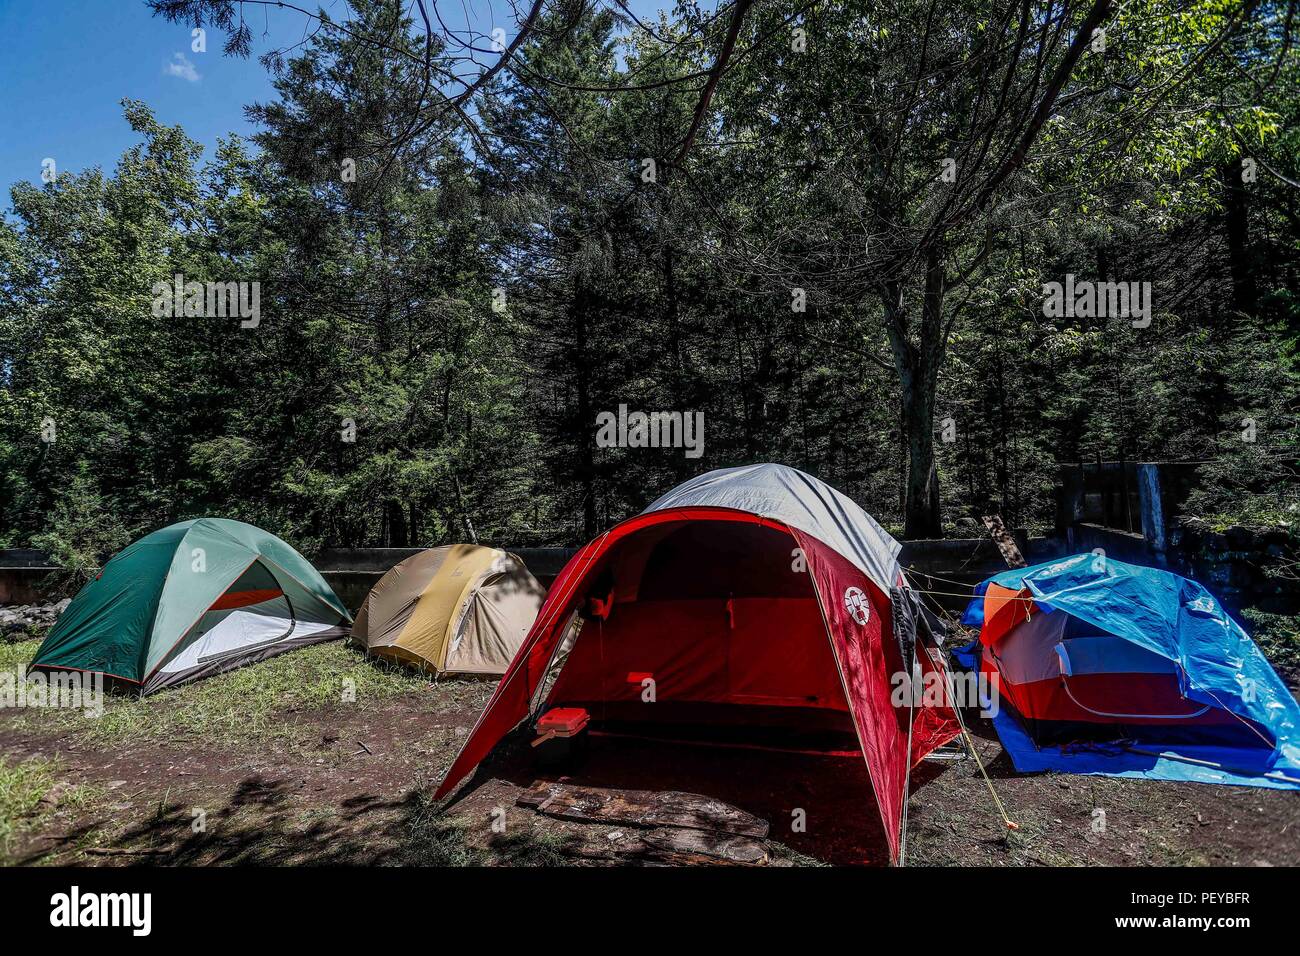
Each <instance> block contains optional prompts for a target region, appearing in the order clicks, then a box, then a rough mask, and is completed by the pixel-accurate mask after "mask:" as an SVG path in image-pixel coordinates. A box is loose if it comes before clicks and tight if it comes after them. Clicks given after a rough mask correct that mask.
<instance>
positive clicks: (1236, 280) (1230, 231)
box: [1219, 163, 1257, 315]
mask: <svg viewBox="0 0 1300 956" xmlns="http://www.w3.org/2000/svg"><path fill="white" fill-rule="evenodd" d="M1219 178H1220V182H1222V184H1223V194H1224V195H1223V208H1224V232H1225V234H1226V239H1227V242H1228V265H1229V268H1230V269H1231V270H1232V307H1233V308H1234V309H1236V310H1237V311H1238V312H1244V313H1245V314H1246V315H1254V314H1255V306H1256V302H1257V296H1256V291H1255V275H1254V271H1253V270H1252V269H1251V261H1250V220H1249V219H1248V218H1247V212H1246V201H1247V199H1246V190H1245V188H1243V186H1242V183H1241V167H1240V166H1236V165H1233V164H1232V163H1225V164H1224V165H1223V166H1222V167H1221V168H1220V170H1219Z"/></svg>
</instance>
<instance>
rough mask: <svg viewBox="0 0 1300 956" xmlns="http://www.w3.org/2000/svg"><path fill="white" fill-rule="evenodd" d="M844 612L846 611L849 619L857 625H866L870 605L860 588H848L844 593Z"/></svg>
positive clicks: (869, 615) (869, 613)
mask: <svg viewBox="0 0 1300 956" xmlns="http://www.w3.org/2000/svg"><path fill="white" fill-rule="evenodd" d="M844 610H846V611H848V612H849V617H851V618H853V620H855V621H857V622H858V623H859V624H866V623H867V619H868V618H870V617H871V603H870V602H869V601H868V600H867V596H866V595H865V594H863V593H862V588H849V589H848V590H847V591H845V592H844Z"/></svg>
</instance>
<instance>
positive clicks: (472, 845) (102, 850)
mask: <svg viewBox="0 0 1300 956" xmlns="http://www.w3.org/2000/svg"><path fill="white" fill-rule="evenodd" d="M296 794H297V788H296V787H295V786H294V785H293V783H292V782H291V781H286V780H268V779H266V778H264V777H261V776H252V777H249V778H247V779H245V780H242V781H240V782H239V784H238V785H237V786H236V787H235V789H234V790H233V791H232V792H231V793H230V794H229V795H228V797H226V798H225V799H224V800H223V801H221V802H220V803H215V804H214V803H207V804H203V803H202V802H200V803H196V802H195V801H193V800H185V801H181V800H168V801H163V802H159V804H158V805H157V806H156V808H155V809H153V811H152V812H149V813H148V816H147V817H145V818H143V819H140V820H137V821H135V822H132V823H131V824H129V825H127V826H126V827H125V828H118V827H116V826H115V825H114V821H113V820H111V819H108V820H103V821H97V822H96V821H91V822H85V823H82V824H80V825H78V826H77V827H75V828H73V829H72V830H71V831H69V832H67V833H64V834H61V835H60V836H59V837H58V838H57V839H55V840H53V841H48V840H41V841H39V843H38V845H37V847H36V848H35V849H33V850H31V851H29V852H28V853H27V854H25V855H24V856H23V857H21V858H20V859H18V860H17V861H16V862H18V863H20V864H34V863H42V862H64V863H66V862H69V861H71V860H73V859H77V858H78V855H79V854H80V859H79V862H82V863H104V864H118V865H128V866H131V865H150V866H207V865H257V866H312V865H351V866H383V865H408V866H412V865H418V866H466V865H482V864H487V863H498V864H503V865H531V864H538V863H543V864H545V863H560V862H564V852H563V851H564V846H563V841H562V840H560V839H548V838H547V837H546V836H545V835H544V834H543V835H541V836H540V837H539V836H538V835H535V834H529V833H512V834H510V835H508V836H507V835H494V836H493V837H492V838H490V839H488V840H487V841H481V840H477V839H476V838H475V835H474V834H472V833H471V832H470V828H469V826H468V825H467V824H466V822H465V821H464V820H460V819H456V818H452V817H448V816H446V815H439V814H437V813H436V812H435V810H436V808H435V806H434V804H433V801H432V799H431V798H430V796H429V793H428V791H427V790H426V789H424V788H419V787H417V788H414V789H412V790H410V791H408V792H407V793H406V794H405V795H404V796H403V797H401V798H400V799H396V800H393V799H385V798H383V797H380V796H378V795H376V794H357V795H354V796H350V797H347V798H346V799H343V800H341V801H339V802H338V803H336V804H311V803H308V802H304V801H303V800H302V799H299V798H297V797H296ZM196 809H201V810H202V814H201V815H199V814H196ZM200 821H201V824H202V826H201V829H198V831H197V832H196V827H197V826H198V823H199V822H200Z"/></svg>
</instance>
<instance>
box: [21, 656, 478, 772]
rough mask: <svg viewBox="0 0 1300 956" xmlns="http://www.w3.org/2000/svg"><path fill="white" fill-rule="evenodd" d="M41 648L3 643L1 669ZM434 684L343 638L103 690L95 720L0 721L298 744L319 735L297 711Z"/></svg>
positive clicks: (59, 713) (84, 733) (116, 738)
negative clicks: (159, 686) (194, 676)
mask: <svg viewBox="0 0 1300 956" xmlns="http://www.w3.org/2000/svg"><path fill="white" fill-rule="evenodd" d="M38 647H39V644H38V643H37V642H35V641H26V642H23V643H19V644H12V645H3V646H0V669H3V670H8V671H11V672H13V671H20V670H22V669H23V668H25V667H26V666H27V665H28V664H29V663H30V662H31V659H32V657H34V656H35V654H36V650H37V648H38ZM427 685H428V678H427V677H423V676H421V675H419V674H418V673H417V672H415V671H413V670H408V669H406V668H400V667H396V666H394V665H391V664H388V663H385V662H380V661H375V660H372V659H367V658H366V657H365V656H364V655H363V654H362V653H361V652H360V651H358V650H356V649H355V648H352V647H350V646H349V645H348V644H347V643H346V642H345V641H332V642H330V643H328V644H316V645H312V646H310V647H305V648H300V649H298V650H295V651H292V652H291V653H288V654H282V655H280V656H278V657H273V658H271V659H270V660H268V661H263V662H261V663H258V664H254V665H251V666H249V667H243V668H240V669H238V670H234V671H230V672H229V673H226V674H220V675H218V676H216V677H211V678H208V679H206V680H200V681H195V682H194V683H192V684H185V685H182V686H180V687H177V688H173V689H170V690H164V691H160V692H159V693H157V694H154V695H152V696H150V697H145V698H139V697H135V696H131V695H128V694H106V695H105V701H104V713H103V715H102V716H101V717H99V718H98V719H95V720H90V719H87V717H86V716H85V714H84V713H83V712H81V711H69V710H57V709H53V708H50V709H42V708H28V709H23V710H18V711H12V712H10V713H9V714H6V715H3V718H0V719H4V720H5V721H7V722H9V726H12V727H16V728H19V729H25V730H33V731H56V732H60V733H64V734H71V735H74V736H76V737H77V738H78V739H80V740H82V741H86V742H89V743H91V744H94V745H105V746H106V745H113V744H116V743H122V742H137V743H138V742H140V741H147V740H160V739H185V738H191V739H201V740H203V741H205V742H208V743H226V744H232V745H238V744H247V743H249V742H254V741H262V742H267V741H280V742H283V743H285V744H287V745H289V746H293V745H295V744H302V743H305V742H306V741H307V740H308V739H309V738H311V737H312V733H311V731H309V730H307V729H306V728H303V727H301V726H300V725H299V724H298V722H297V721H295V720H293V719H292V717H293V715H294V714H296V713H299V712H304V713H306V712H312V713H320V712H325V713H328V712H329V711H330V710H331V709H334V708H355V707H360V708H367V707H373V706H375V705H377V704H380V703H382V702H384V701H387V700H391V699H393V698H395V697H399V696H401V695H403V694H409V693H417V692H420V691H422V690H424V689H425V688H426V687H427ZM475 690H476V688H475V685H474V684H473V683H472V682H466V681H448V682H446V686H445V687H444V688H443V693H440V694H438V695H437V700H438V709H445V708H450V707H453V706H455V705H456V704H457V703H458V702H459V701H461V700H462V699H465V698H468V697H469V696H471V695H472V694H474V693H475Z"/></svg>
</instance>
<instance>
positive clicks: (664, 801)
mask: <svg viewBox="0 0 1300 956" xmlns="http://www.w3.org/2000/svg"><path fill="white" fill-rule="evenodd" d="M515 803H516V805H517V806H521V807H529V808H531V809H533V810H536V811H537V812H538V813H542V814H545V815H546V816H550V817H555V818H556V819H559V820H576V821H579V822H582V823H608V824H619V823H621V824H626V825H628V826H635V827H641V828H645V829H653V828H657V827H685V828H687V829H692V830H711V831H716V832H719V833H731V834H737V835H740V836H747V837H757V838H759V839H762V838H764V837H766V836H767V832H768V824H767V821H766V820H761V819H759V818H758V817H756V816H753V815H752V814H749V813H746V812H745V811H744V810H740V809H738V808H737V807H733V806H731V805H730V804H728V803H723V802H722V801H721V800H714V799H712V798H711V797H705V796H702V795H700V794H698V793H681V792H679V791H676V790H666V791H653V790H606V789H601V788H598V787H580V786H575V785H573V784H564V783H539V784H534V785H533V787H532V788H531V789H529V790H525V791H524V792H523V793H522V794H520V795H519V797H518V799H517V800H516V801H515Z"/></svg>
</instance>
